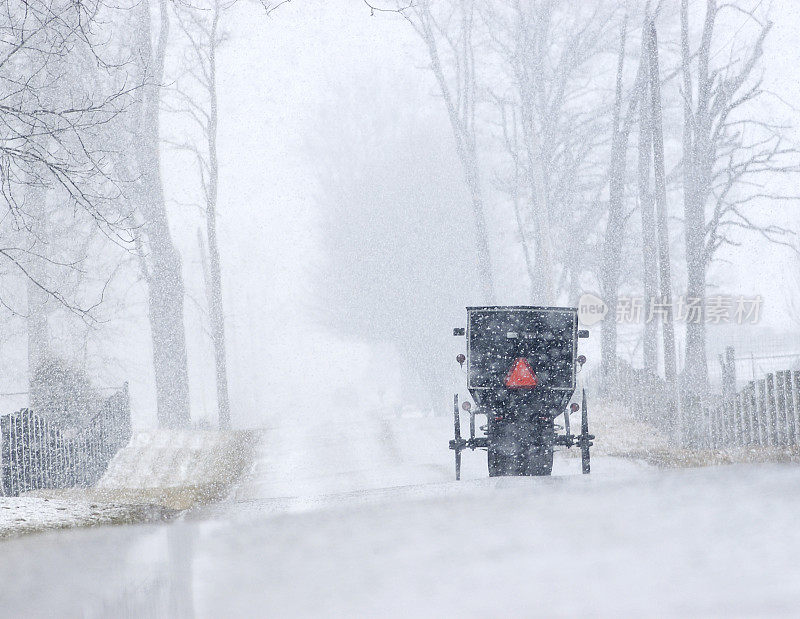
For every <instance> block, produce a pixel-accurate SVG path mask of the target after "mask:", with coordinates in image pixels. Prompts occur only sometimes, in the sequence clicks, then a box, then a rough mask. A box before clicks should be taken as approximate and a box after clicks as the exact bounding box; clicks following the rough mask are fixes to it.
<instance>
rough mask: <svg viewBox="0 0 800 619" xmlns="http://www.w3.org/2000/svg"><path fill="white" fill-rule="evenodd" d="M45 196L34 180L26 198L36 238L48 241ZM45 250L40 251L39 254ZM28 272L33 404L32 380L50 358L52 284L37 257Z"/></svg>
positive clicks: (30, 394)
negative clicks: (48, 306) (48, 313)
mask: <svg viewBox="0 0 800 619" xmlns="http://www.w3.org/2000/svg"><path fill="white" fill-rule="evenodd" d="M46 196H47V192H46V190H45V189H44V188H43V187H39V186H37V184H36V182H35V181H31V184H30V186H29V188H28V196H27V197H28V200H29V202H30V206H29V208H30V214H31V216H32V218H33V225H34V226H35V227H36V236H38V237H39V238H41V239H46V238H47V227H48V226H47V205H46ZM44 251H46V248H45V249H41V250H39V253H43V252H44ZM45 264H46V263H45ZM27 270H28V279H27V281H26V288H27V290H26V292H27V315H26V317H25V319H26V320H25V321H26V326H27V331H28V399H29V402H31V403H33V402H34V401H35V399H36V398H35V397H34V391H35V389H36V381H34V380H33V378H34V376H35V375H36V370H38V369H39V366H40V365H41V364H42V363H43V362H44V361H45V360H46V359H47V356H48V351H49V349H50V335H49V330H48V325H47V305H48V301H49V300H50V295H49V294H47V291H46V290H44V288H43V287H46V286H48V285H49V283H48V280H47V273H46V269H45V268H43V262H42V261H40V260H37V259H36V258H34V259H33V261H32V264H31V265H30V266H29V267H28V269H27ZM37 284H38V285H37Z"/></svg>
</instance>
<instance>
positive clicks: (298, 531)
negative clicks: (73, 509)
mask: <svg viewBox="0 0 800 619" xmlns="http://www.w3.org/2000/svg"><path fill="white" fill-rule="evenodd" d="M450 428H451V426H450V422H449V420H448V419H399V420H379V419H364V420H362V421H360V422H348V423H330V424H295V425H287V426H283V427H279V428H274V429H272V430H269V431H267V432H266V433H265V434H264V442H263V443H262V445H261V447H260V452H259V454H258V458H257V459H256V462H255V465H254V468H253V470H252V471H251V475H250V477H249V479H248V480H246V481H245V482H244V483H243V484H242V485H241V486H240V487H239V489H238V491H237V492H236V493H235V494H234V495H233V496H232V497H231V499H230V500H229V501H227V502H225V503H222V504H217V505H213V506H209V507H204V508H201V509H198V510H194V511H192V512H190V513H189V514H188V515H187V516H186V517H185V518H184V519H182V520H181V521H180V522H177V523H172V524H162V525H143V526H135V527H114V528H110V527H109V528H97V529H87V530H76V531H69V532H61V533H53V534H46V535H39V536H33V537H29V538H21V539H17V540H11V541H8V542H6V543H4V544H3V546H2V552H3V559H4V560H3V561H2V562H0V591H2V604H0V614H4V615H7V616H19V615H22V614H25V615H28V616H52V614H53V613H57V614H60V615H71V616H76V615H78V616H86V617H93V616H126V615H128V616H169V617H180V616H201V617H220V616H227V617H234V616H235V617H239V616H298V615H299V616H400V615H406V616H412V615H413V616H519V615H522V616H547V617H551V616H575V615H578V614H580V615H585V616H620V615H622V616H685V615H690V616H723V615H725V616H730V615H733V616H763V615H786V616H792V615H795V614H796V611H797V608H800V585H798V583H800V564H798V562H797V560H796V557H797V554H798V551H800V531H799V530H798V527H797V526H796V519H797V514H798V513H800V469H798V468H797V467H794V466H789V465H734V466H726V467H709V468H705V469H685V470H669V471H664V470H659V469H654V468H651V467H648V466H646V465H644V464H639V463H637V462H634V461H629V460H620V459H616V458H613V457H610V456H600V457H597V458H595V459H594V462H593V465H594V466H593V473H592V475H590V476H581V475H580V474H579V472H578V471H579V460H578V459H576V458H567V457H562V458H559V459H558V461H557V463H556V469H555V472H556V475H555V476H554V477H552V478H530V479H524V478H507V479H491V480H490V479H487V478H486V474H485V455H484V454H483V453H480V452H476V453H475V454H469V453H468V454H465V457H464V462H465V468H464V477H465V479H464V480H463V481H461V482H455V481H453V479H452V476H453V473H452V452H449V451H448V450H447V449H446V445H447V443H446V441H447V438H448V437H449V433H450Z"/></svg>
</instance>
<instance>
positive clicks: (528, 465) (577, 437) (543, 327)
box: [450, 306, 594, 479]
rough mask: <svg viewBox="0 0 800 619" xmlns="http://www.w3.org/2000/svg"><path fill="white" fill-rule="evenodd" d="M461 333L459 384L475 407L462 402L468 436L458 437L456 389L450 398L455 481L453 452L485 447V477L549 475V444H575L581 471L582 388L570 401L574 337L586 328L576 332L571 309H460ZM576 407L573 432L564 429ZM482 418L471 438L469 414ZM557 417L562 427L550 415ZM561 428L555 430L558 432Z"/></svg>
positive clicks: (585, 432) (584, 432)
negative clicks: (577, 422) (463, 316)
mask: <svg viewBox="0 0 800 619" xmlns="http://www.w3.org/2000/svg"><path fill="white" fill-rule="evenodd" d="M453 335H466V339H467V354H466V356H464V355H463V354H459V355H458V357H456V360H457V361H458V363H459V364H460V365H461V366H462V367H463V365H464V362H465V361H466V364H467V368H466V372H467V389H468V390H469V392H470V394H471V395H472V399H473V400H474V401H475V404H476V406H475V407H473V406H472V404H471V403H470V402H469V401H464V402H463V404H462V408H463V409H464V411H466V412H467V413H468V414H469V438H462V437H461V419H460V413H459V406H458V394H456V395H455V397H454V401H453V408H454V411H453V415H454V422H455V438H454V440H452V441H450V449H453V450H455V460H456V479H460V477H461V452H462V451H463V450H464V449H472V450H475V449H478V448H483V449H486V450H487V452H488V458H487V459H488V464H489V476H490V477H494V476H500V475H550V473H551V471H552V469H553V448H554V447H555V446H558V445H561V446H564V447H567V448H569V447H572V446H578V447H580V449H581V463H582V470H583V472H584V473H588V472H589V448H590V447H591V446H592V440H593V439H594V436H592V435H591V434H589V419H588V411H587V407H586V393H585V391H584V390H583V389H581V392H582V393H581V403H580V404H579V403H578V402H574V401H572V400H573V395H574V394H575V389H576V375H577V372H578V367H579V366H583V363H584V362H585V361H586V358H585V357H584V356H583V355H578V339H579V338H584V337H589V332H588V331H584V330H579V329H578V310H577V308H572V307H527V306H503V307H468V308H467V327H466V329H463V328H456V329H454V330H453ZM578 410H580V411H581V431H580V434H571V433H570V413H575V412H577V411H578ZM476 415H486V419H487V422H486V425H484V426H481V427H480V428H479V429H480V430H482V431H484V432H485V436H476V435H475V416H476ZM561 416H563V426H560V425H557V424H556V420H557V419H558V418H559V417H561ZM562 429H563V430H564V434H559V432H558V430H562Z"/></svg>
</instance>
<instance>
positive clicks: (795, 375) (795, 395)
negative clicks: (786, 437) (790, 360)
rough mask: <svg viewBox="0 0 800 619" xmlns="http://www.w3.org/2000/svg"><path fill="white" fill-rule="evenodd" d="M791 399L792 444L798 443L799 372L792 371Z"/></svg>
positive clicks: (799, 410) (799, 442) (799, 438)
mask: <svg viewBox="0 0 800 619" xmlns="http://www.w3.org/2000/svg"><path fill="white" fill-rule="evenodd" d="M792 400H793V401H794V416H793V419H794V442H793V444H794V445H800V372H798V371H797V370H795V371H793V372H792Z"/></svg>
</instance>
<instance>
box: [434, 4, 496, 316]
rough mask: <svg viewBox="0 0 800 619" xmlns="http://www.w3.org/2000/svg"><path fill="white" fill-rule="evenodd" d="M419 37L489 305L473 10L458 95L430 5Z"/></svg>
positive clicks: (464, 19)
mask: <svg viewBox="0 0 800 619" xmlns="http://www.w3.org/2000/svg"><path fill="white" fill-rule="evenodd" d="M418 10H419V15H420V24H419V25H420V28H419V30H418V32H419V34H420V36H422V39H423V40H424V41H425V44H426V46H427V47H428V53H429V55H430V59H431V70H432V71H433V74H434V76H435V77H436V81H437V82H438V84H439V89H440V91H441V93H442V98H443V99H444V102H445V107H446V108H447V115H448V117H449V119H450V126H451V128H452V130H453V137H454V138H455V142H456V152H457V153H458V157H459V160H460V161H461V166H462V168H463V171H464V177H465V180H466V183H467V188H468V189H469V193H470V202H471V204H472V213H473V216H474V218H475V241H476V245H477V247H476V250H477V251H476V256H477V261H478V262H477V265H476V266H477V272H478V280H479V283H480V286H481V291H482V293H483V297H484V300H485V302H486V303H491V302H492V301H493V300H494V281H493V278H492V260H491V254H490V251H489V233H488V229H487V226H486V215H485V208H484V203H483V192H482V190H481V183H480V173H479V167H478V154H477V147H476V144H475V140H476V136H475V109H474V105H475V76H474V73H473V72H472V70H473V69H474V67H473V66H472V48H471V41H470V35H471V28H472V14H471V12H472V6H471V5H470V7H469V8H467V7H464V6H462V16H461V28H462V33H461V34H462V37H463V40H464V43H463V50H462V51H461V52H459V53H460V57H459V62H460V63H461V64H462V70H463V72H464V73H463V75H461V76H460V78H461V79H459V81H458V83H457V84H456V86H455V87H456V88H458V89H459V91H458V92H457V93H455V94H454V93H453V91H452V89H451V87H450V86H449V85H448V83H447V78H446V77H445V74H444V69H443V67H442V62H441V58H440V57H439V49H438V46H437V43H436V35H435V34H434V32H433V29H432V25H431V22H432V21H433V18H432V16H431V13H430V6H429V5H428V3H427V2H424V3H422V4H421V5H420V6H419V7H418ZM454 97H457V99H458V101H459V103H460V107H457V105H456V101H454Z"/></svg>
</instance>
